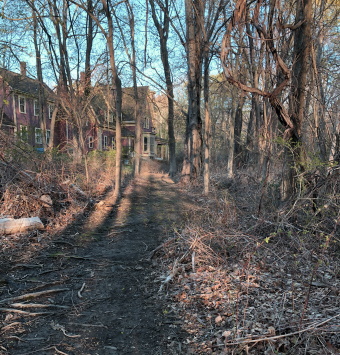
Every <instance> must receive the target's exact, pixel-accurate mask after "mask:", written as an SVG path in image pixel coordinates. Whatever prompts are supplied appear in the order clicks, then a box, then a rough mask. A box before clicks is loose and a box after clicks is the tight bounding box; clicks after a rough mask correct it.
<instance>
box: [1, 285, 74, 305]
mask: <svg viewBox="0 0 340 355" xmlns="http://www.w3.org/2000/svg"><path fill="white" fill-rule="evenodd" d="M68 290H69V289H68V288H56V289H53V290H46V291H39V292H32V293H26V294H24V295H21V296H17V297H11V298H5V299H3V300H0V304H3V303H10V302H15V301H21V300H26V299H28V298H36V297H40V296H45V295H50V294H51V293H56V292H63V291H68Z"/></svg>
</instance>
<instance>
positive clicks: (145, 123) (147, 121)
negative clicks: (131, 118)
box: [143, 117, 150, 129]
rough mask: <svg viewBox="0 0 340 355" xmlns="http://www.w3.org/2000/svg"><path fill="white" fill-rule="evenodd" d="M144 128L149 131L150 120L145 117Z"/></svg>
mask: <svg viewBox="0 0 340 355" xmlns="http://www.w3.org/2000/svg"><path fill="white" fill-rule="evenodd" d="M143 127H144V128H146V129H149V128H150V119H149V118H148V117H145V119H144V126H143Z"/></svg>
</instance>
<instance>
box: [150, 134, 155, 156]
mask: <svg viewBox="0 0 340 355" xmlns="http://www.w3.org/2000/svg"><path fill="white" fill-rule="evenodd" d="M154 149H155V137H150V153H151V154H154V153H155V152H154Z"/></svg>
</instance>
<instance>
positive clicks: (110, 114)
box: [108, 112, 113, 123]
mask: <svg viewBox="0 0 340 355" xmlns="http://www.w3.org/2000/svg"><path fill="white" fill-rule="evenodd" d="M108 116H109V122H110V123H111V122H113V113H112V112H109V113H108Z"/></svg>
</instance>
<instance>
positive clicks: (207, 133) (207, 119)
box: [203, 53, 211, 195]
mask: <svg viewBox="0 0 340 355" xmlns="http://www.w3.org/2000/svg"><path fill="white" fill-rule="evenodd" d="M209 65H210V61H209V57H208V53H206V55H205V57H204V165H203V167H204V175H203V180H204V194H205V195H208V194H209V187H210V166H211V164H210V145H211V116H210V107H209V104H210V102H209V96H210V95H209V93H210V89H209Z"/></svg>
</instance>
